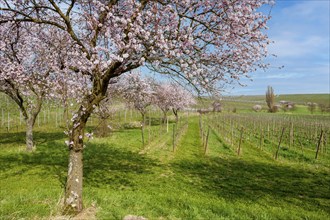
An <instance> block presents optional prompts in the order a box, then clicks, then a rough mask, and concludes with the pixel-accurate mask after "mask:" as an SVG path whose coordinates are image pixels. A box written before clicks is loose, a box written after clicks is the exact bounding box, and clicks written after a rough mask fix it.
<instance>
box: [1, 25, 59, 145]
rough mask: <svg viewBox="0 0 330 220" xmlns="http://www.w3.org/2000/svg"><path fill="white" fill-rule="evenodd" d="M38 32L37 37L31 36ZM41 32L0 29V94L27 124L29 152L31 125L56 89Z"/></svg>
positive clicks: (19, 28) (17, 26)
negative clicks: (10, 102) (52, 89)
mask: <svg viewBox="0 0 330 220" xmlns="http://www.w3.org/2000/svg"><path fill="white" fill-rule="evenodd" d="M31 32H33V33H36V32H37V33H38V34H37V35H35V34H32V33H31ZM42 32H43V30H41V29H39V28H35V27H29V29H26V27H21V26H20V25H17V24H4V25H2V26H1V28H0V92H3V93H5V94H7V95H8V96H9V97H10V98H11V99H12V100H13V101H14V102H15V103H16V104H17V105H18V107H19V109H20V111H21V113H22V115H23V118H24V120H25V122H26V149H27V151H32V149H33V146H34V142H33V126H34V124H35V121H36V118H37V116H38V114H39V112H40V110H41V107H42V104H43V101H44V100H45V99H46V98H50V96H51V94H50V89H51V88H52V87H56V86H55V84H54V81H53V80H51V76H52V74H51V73H52V72H51V67H49V66H48V62H49V61H50V60H48V59H52V58H50V57H48V56H45V54H46V53H45V51H44V50H45V47H46V45H45V42H43V41H42V39H41V38H40V37H42V36H43V34H45V33H42Z"/></svg>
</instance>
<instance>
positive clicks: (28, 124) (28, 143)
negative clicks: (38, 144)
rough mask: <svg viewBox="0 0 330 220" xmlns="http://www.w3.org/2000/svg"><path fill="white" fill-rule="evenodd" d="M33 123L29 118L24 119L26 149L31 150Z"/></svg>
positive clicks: (32, 144)
mask: <svg viewBox="0 0 330 220" xmlns="http://www.w3.org/2000/svg"><path fill="white" fill-rule="evenodd" d="M33 125H34V122H33V120H31V119H27V120H26V151H28V152H31V151H32V150H33V146H34V142H33Z"/></svg>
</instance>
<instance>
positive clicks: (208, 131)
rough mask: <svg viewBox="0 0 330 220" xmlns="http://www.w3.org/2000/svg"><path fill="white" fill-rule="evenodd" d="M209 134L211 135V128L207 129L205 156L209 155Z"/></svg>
mask: <svg viewBox="0 0 330 220" xmlns="http://www.w3.org/2000/svg"><path fill="white" fill-rule="evenodd" d="M209 134H210V126H209V127H208V128H207V134H206V139H205V146H204V155H206V153H207V147H208V142H209Z"/></svg>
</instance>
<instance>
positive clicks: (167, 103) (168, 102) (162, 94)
mask: <svg viewBox="0 0 330 220" xmlns="http://www.w3.org/2000/svg"><path fill="white" fill-rule="evenodd" d="M176 95H177V94H175V92H174V88H173V87H172V85H171V84H168V83H160V84H157V86H156V89H155V104H156V105H157V106H158V107H159V108H160V110H161V111H162V112H163V123H166V121H167V113H168V111H169V110H171V107H172V101H173V98H174V96H176Z"/></svg>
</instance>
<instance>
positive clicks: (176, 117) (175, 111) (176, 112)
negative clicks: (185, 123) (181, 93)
mask: <svg viewBox="0 0 330 220" xmlns="http://www.w3.org/2000/svg"><path fill="white" fill-rule="evenodd" d="M172 110H173V114H174V115H175V122H176V123H178V122H179V115H178V110H175V109H172Z"/></svg>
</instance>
